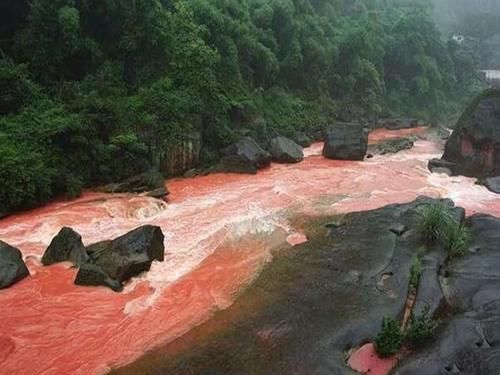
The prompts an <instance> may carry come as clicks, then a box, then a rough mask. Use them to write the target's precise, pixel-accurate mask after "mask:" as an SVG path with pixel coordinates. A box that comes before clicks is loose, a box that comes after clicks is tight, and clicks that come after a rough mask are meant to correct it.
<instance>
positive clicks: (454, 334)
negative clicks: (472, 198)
mask: <svg viewBox="0 0 500 375" xmlns="http://www.w3.org/2000/svg"><path fill="white" fill-rule="evenodd" d="M467 225H468V227H470V228H471V231H472V244H471V246H470V250H471V251H470V252H469V254H468V255H466V256H465V257H464V258H461V259H458V260H455V261H453V262H452V263H451V264H450V265H449V267H447V269H446V271H444V272H442V273H441V274H442V276H441V278H442V280H443V281H442V290H443V292H444V295H445V297H446V301H447V303H448V305H449V309H448V310H450V311H457V312H459V313H458V315H456V316H455V317H452V318H451V319H450V320H449V321H448V322H447V323H445V324H444V327H443V329H441V330H440V332H439V334H438V336H437V337H436V338H435V340H433V342H432V343H431V344H430V345H429V346H428V347H427V348H425V349H423V350H420V351H418V352H416V353H414V354H412V355H410V356H409V357H408V358H406V359H405V360H403V363H402V364H401V365H400V366H399V367H398V369H397V370H396V371H395V372H394V373H395V374H401V375H403V374H404V375H428V374H454V373H457V374H478V375H479V374H481V375H496V374H498V369H499V368H500V350H499V349H498V348H499V347H500V251H499V250H500V249H499V247H498V244H499V243H500V219H499V218H495V217H492V216H489V215H474V216H472V217H470V218H469V219H467ZM436 293H439V292H436Z"/></svg>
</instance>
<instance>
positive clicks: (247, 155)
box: [219, 137, 271, 174]
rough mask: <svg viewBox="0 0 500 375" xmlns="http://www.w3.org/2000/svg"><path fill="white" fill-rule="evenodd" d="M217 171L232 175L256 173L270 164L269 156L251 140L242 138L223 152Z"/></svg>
mask: <svg viewBox="0 0 500 375" xmlns="http://www.w3.org/2000/svg"><path fill="white" fill-rule="evenodd" d="M222 152H223V154H224V157H223V158H222V159H221V163H220V166H219V170H220V171H221V172H233V173H252V174H253V173H257V170H258V169H260V168H264V167H267V166H268V165H269V164H270V163H271V154H270V153H269V152H267V151H265V150H263V149H262V148H261V147H260V146H259V145H258V144H257V142H255V140H254V139H253V138H250V137H244V138H243V139H241V140H240V141H239V142H237V143H235V144H233V145H231V146H229V147H227V148H226V149H224V150H223V151H222Z"/></svg>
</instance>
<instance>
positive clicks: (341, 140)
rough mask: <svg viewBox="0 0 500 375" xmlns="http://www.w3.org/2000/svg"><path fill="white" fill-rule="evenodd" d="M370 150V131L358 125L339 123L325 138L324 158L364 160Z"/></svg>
mask: <svg viewBox="0 0 500 375" xmlns="http://www.w3.org/2000/svg"><path fill="white" fill-rule="evenodd" d="M367 148H368V129H366V128H365V127H364V126H363V125H361V124H358V123H337V124H336V125H335V126H334V127H332V128H330V129H329V130H328V131H327V133H326V137H325V145H324V147H323V156H324V157H326V158H328V159H338V160H363V159H364V157H365V155H366V150H367Z"/></svg>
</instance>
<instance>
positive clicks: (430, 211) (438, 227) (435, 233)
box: [417, 203, 452, 243]
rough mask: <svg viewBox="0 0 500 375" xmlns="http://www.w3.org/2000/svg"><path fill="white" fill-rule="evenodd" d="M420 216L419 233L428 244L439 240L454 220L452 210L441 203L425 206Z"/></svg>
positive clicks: (418, 221) (419, 213)
mask: <svg viewBox="0 0 500 375" xmlns="http://www.w3.org/2000/svg"><path fill="white" fill-rule="evenodd" d="M418 215H419V216H418V219H417V231H418V233H419V234H420V235H421V236H422V238H423V239H424V240H425V241H426V242H427V243H434V242H436V241H437V240H439V239H440V237H441V235H442V232H443V230H444V228H446V227H448V226H449V223H450V221H451V220H452V217H451V214H450V209H449V208H448V207H447V206H445V205H444V204H441V203H438V204H429V205H426V206H424V207H423V208H422V209H420V211H419V212H418Z"/></svg>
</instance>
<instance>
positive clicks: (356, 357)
mask: <svg viewBox="0 0 500 375" xmlns="http://www.w3.org/2000/svg"><path fill="white" fill-rule="evenodd" d="M397 363H398V359H397V357H390V358H380V357H379V356H378V355H377V353H376V352H375V347H374V346H373V344H366V345H363V346H362V347H361V348H359V349H358V350H356V351H355V352H354V353H353V354H352V355H351V357H350V358H349V361H348V363H347V364H348V365H349V367H350V368H352V369H353V370H355V371H357V372H359V373H361V374H370V375H386V374H388V373H389V372H390V371H391V370H392V369H393V368H394V367H395V366H396V364H397Z"/></svg>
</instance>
